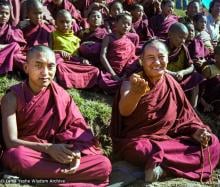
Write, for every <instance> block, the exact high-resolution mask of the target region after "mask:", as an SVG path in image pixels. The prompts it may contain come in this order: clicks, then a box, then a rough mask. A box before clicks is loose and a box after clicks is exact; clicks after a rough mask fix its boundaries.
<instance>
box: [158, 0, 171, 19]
mask: <svg viewBox="0 0 220 187" xmlns="http://www.w3.org/2000/svg"><path fill="white" fill-rule="evenodd" d="M161 10H162V14H163V15H165V16H169V15H171V14H173V11H174V2H173V1H168V2H167V3H165V4H164V5H162V6H161Z"/></svg>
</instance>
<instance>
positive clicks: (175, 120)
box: [111, 74, 220, 180]
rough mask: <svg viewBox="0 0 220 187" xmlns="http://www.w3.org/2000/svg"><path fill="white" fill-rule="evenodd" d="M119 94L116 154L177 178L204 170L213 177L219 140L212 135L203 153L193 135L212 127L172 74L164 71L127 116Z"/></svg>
mask: <svg viewBox="0 0 220 187" xmlns="http://www.w3.org/2000/svg"><path fill="white" fill-rule="evenodd" d="M145 78H146V77H145ZM119 94H120V93H118V95H117V97H116V100H115V102H114V104H113V111H112V120H111V137H112V140H113V149H114V152H115V153H118V154H119V156H120V157H121V158H122V159H124V160H127V161H129V162H131V163H133V164H136V165H138V166H140V167H143V168H144V167H145V168H151V167H155V166H157V165H160V166H161V167H162V168H163V169H164V170H165V171H166V172H168V173H171V174H173V175H175V176H177V177H184V178H188V179H193V180H199V179H200V177H201V175H202V170H203V169H204V171H203V179H204V180H205V179H208V178H209V177H210V175H211V172H212V170H213V169H214V168H215V167H216V166H217V164H218V161H219V157H220V146H219V141H218V139H217V137H215V135H213V134H212V137H211V142H210V144H209V146H208V148H204V149H203V151H204V157H203V156H202V154H201V146H200V144H199V143H197V142H196V141H195V140H193V138H192V137H191V136H192V135H193V133H194V132H195V131H196V130H197V129H198V128H207V129H208V130H209V127H207V126H206V125H204V124H203V123H202V121H201V120H200V119H199V117H198V116H197V114H196V113H195V111H194V110H193V108H192V106H191V105H190V103H189V101H188V100H187V98H186V96H185V94H184V92H183V90H182V89H181V87H180V86H179V84H178V83H177V82H176V81H175V80H174V79H173V78H172V77H171V76H170V75H168V74H165V75H164V77H162V78H161V80H160V81H159V82H158V83H157V84H156V85H155V86H154V87H152V88H151V90H150V91H149V92H148V93H147V94H146V95H144V96H143V97H142V98H141V100H140V101H139V103H138V105H137V107H136V109H135V111H134V112H133V113H132V114H131V115H129V116H127V117H123V116H121V115H120V113H119V108H118V103H119V100H120V95H119ZM208 149H209V151H210V159H211V164H212V166H211V169H210V163H209V158H208ZM202 157H203V158H202ZM202 160H203V161H204V165H202Z"/></svg>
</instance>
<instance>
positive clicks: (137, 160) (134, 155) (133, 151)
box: [123, 139, 152, 167]
mask: <svg viewBox="0 0 220 187" xmlns="http://www.w3.org/2000/svg"><path fill="white" fill-rule="evenodd" d="M151 152H152V144H151V143H150V141H149V140H147V139H144V140H139V141H135V142H132V143H130V144H129V145H128V146H127V148H126V149H125V151H124V152H123V159H125V160H127V161H128V162H130V163H132V164H135V165H137V166H143V167H144V166H145V163H146V162H147V159H148V158H149V155H150V154H151Z"/></svg>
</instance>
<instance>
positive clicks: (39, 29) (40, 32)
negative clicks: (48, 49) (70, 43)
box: [22, 23, 53, 50]
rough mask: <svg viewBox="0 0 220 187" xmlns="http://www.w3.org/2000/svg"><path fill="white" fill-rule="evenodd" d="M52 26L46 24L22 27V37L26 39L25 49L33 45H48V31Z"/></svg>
mask: <svg viewBox="0 0 220 187" xmlns="http://www.w3.org/2000/svg"><path fill="white" fill-rule="evenodd" d="M52 30H53V28H50V27H49V26H47V25H46V24H43V23H42V24H39V25H34V24H30V25H29V26H27V27H25V28H23V29H22V31H23V33H24V38H25V40H26V41H27V50H28V49H29V48H31V47H33V46H35V45H46V46H48V45H49V38H50V32H52Z"/></svg>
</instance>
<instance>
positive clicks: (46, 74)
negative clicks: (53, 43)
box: [1, 46, 111, 186]
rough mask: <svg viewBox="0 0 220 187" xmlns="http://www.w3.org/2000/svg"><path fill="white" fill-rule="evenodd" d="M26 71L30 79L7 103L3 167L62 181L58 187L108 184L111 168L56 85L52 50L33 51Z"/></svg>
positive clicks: (8, 96) (13, 89) (14, 89)
mask: <svg viewBox="0 0 220 187" xmlns="http://www.w3.org/2000/svg"><path fill="white" fill-rule="evenodd" d="M24 69H25V72H26V73H27V74H28V80H27V81H26V82H23V83H19V84H17V85H15V86H12V87H11V88H10V89H9V92H8V93H7V94H6V95H5V96H4V98H3V99H2V129H3V132H4V142H5V146H6V149H5V150H4V153H3V157H2V159H1V161H2V164H3V165H4V167H5V168H7V169H9V170H10V171H11V172H13V173H14V174H16V175H18V176H20V177H24V178H34V179H63V181H64V183H63V184H54V185H57V186H58V185H62V186H106V185H107V184H108V175H109V174H110V171H111V164H110V162H109V160H108V159H107V158H106V157H104V156H102V155H101V150H100V148H99V146H98V142H97V140H96V138H95V137H94V136H93V135H92V132H91V129H90V128H89V127H88V125H87V124H86V122H85V120H84V119H83V117H82V115H81V114H80V112H79V110H78V108H77V106H76V105H75V103H74V101H73V100H72V99H71V97H70V96H69V95H68V93H67V92H66V91H65V90H64V89H63V88H61V87H60V86H59V85H57V84H56V83H55V82H53V78H54V75H55V71H56V60H55V55H54V53H53V51H52V50H51V49H49V48H48V47H46V46H35V47H33V48H32V49H31V50H30V51H29V52H28V53H27V63H26V64H25V67H24ZM52 184H53V183H52ZM50 185H51V184H50Z"/></svg>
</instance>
